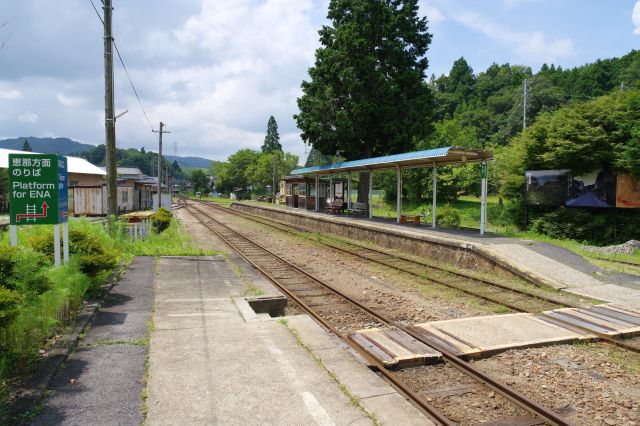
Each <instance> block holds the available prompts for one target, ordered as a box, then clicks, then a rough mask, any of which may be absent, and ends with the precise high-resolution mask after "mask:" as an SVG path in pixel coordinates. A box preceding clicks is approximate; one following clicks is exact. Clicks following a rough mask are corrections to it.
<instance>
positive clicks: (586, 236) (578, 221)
mask: <svg viewBox="0 0 640 426" xmlns="http://www.w3.org/2000/svg"><path fill="white" fill-rule="evenodd" d="M630 210H631V211H620V212H615V211H609V210H606V211H602V210H600V211H598V210H587V209H575V208H560V209H558V210H555V211H552V212H548V213H543V214H542V215H541V216H540V217H538V218H537V219H535V220H533V222H532V225H531V229H532V230H534V231H535V232H538V233H540V234H544V235H547V236H549V237H551V238H556V239H569V240H575V241H579V242H582V243H587V244H593V245H607V244H614V243H622V242H625V241H628V240H631V239H640V215H638V214H637V212H635V211H633V210H632V209H630Z"/></svg>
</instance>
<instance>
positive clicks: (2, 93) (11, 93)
mask: <svg viewBox="0 0 640 426" xmlns="http://www.w3.org/2000/svg"><path fill="white" fill-rule="evenodd" d="M21 97H22V93H20V91H19V90H15V89H10V90H0V99H4V100H9V101H10V100H13V99H20V98H21Z"/></svg>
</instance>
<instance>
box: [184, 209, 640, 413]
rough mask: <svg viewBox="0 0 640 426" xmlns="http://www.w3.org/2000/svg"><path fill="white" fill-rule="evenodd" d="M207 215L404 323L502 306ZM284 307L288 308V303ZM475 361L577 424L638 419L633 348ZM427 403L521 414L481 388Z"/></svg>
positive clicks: (445, 370) (557, 349)
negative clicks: (631, 349) (265, 245)
mask: <svg viewBox="0 0 640 426" xmlns="http://www.w3.org/2000/svg"><path fill="white" fill-rule="evenodd" d="M214 217H219V218H221V219H223V220H224V222H225V223H227V224H229V225H230V226H232V227H233V228H235V229H238V230H239V231H241V232H242V233H243V234H245V235H247V236H249V237H251V238H253V239H254V240H256V241H257V242H260V243H265V244H268V247H269V248H270V250H272V251H273V252H275V253H277V254H279V255H282V256H283V257H285V258H286V259H287V260H289V261H291V262H292V263H295V264H297V265H299V266H301V267H304V268H305V269H306V270H308V271H309V272H311V273H312V274H314V275H317V276H318V277H319V278H322V279H323V280H326V281H327V282H329V283H330V284H332V285H334V286H335V287H339V288H340V289H341V290H342V291H344V292H345V293H347V294H349V295H350V296H352V297H354V298H356V299H358V300H360V301H363V302H364V303H365V304H367V305H368V306H371V307H373V308H377V309H379V310H380V311H381V312H383V313H384V314H385V315H388V316H390V317H392V318H394V319H396V320H398V321H400V322H403V323H405V324H409V323H418V322H426V321H434V320H444V319H451V318H458V317H471V316H480V315H487V314H489V313H495V312H507V311H506V310H504V309H502V310H501V308H500V307H497V306H496V305H494V304H491V303H487V302H482V301H478V300H477V299H475V298H471V297H468V296H466V295H464V294H462V293H460V292H457V291H452V290H450V289H447V288H445V287H442V286H436V285H424V284H423V283H422V282H420V281H419V280H417V279H413V278H411V277H408V276H406V275H404V274H398V273H395V272H393V271H389V270H385V269H384V268H382V267H379V266H374V265H371V264H370V263H368V262H364V261H361V260H356V259H352V258H349V257H348V256H345V255H344V254H341V253H339V252H336V251H334V250H331V249H327V248H325V247H321V246H319V245H317V244H314V243H313V242H311V241H307V240H302V239H300V238H295V237H292V236H289V235H285V234H282V233H281V232H278V231H274V230H271V229H269V228H267V227H265V226H262V225H258V224H255V223H253V222H249V221H247V220H245V219H242V218H238V217H229V216H227V215H225V216H224V217H223V216H222V215H221V214H220V213H216V214H214ZM183 223H185V229H187V232H189V233H190V234H191V235H192V237H193V241H194V243H195V244H202V246H203V247H205V248H217V249H221V248H222V247H223V245H222V244H220V243H219V241H217V238H215V237H212V236H211V235H209V234H208V233H205V232H203V230H202V227H201V225H197V224H196V223H195V219H193V218H192V219H191V220H189V219H186V218H185V220H184V221H183ZM225 250H226V248H225ZM291 311H294V312H295V311H296V309H295V307H292V309H291ZM288 313H289V312H288ZM344 320H345V321H347V320H348V318H344ZM364 326H365V327H368V326H375V325H374V324H364ZM634 340H635V339H634ZM638 340H640V339H638ZM475 364H476V366H478V367H479V368H481V369H483V370H485V371H486V372H488V373H490V374H492V375H493V376H494V377H497V378H498V379H500V380H502V381H503V382H506V383H508V384H511V385H513V386H514V387H515V388H516V389H518V390H519V391H521V392H522V393H524V394H525V395H527V396H529V397H530V398H531V399H533V400H535V401H538V402H540V403H542V404H544V405H546V406H548V407H551V408H556V409H559V410H561V411H562V412H563V413H564V415H565V416H567V417H568V418H569V419H570V420H571V421H573V422H575V423H576V424H580V425H582V424H585V425H602V424H604V425H617V424H619V425H635V424H639V425H640V403H638V401H640V355H638V354H633V353H630V352H627V351H624V350H621V349H617V348H614V347H612V346H611V345H608V344H604V343H597V344H589V345H561V346H554V347H546V348H537V349H525V350H512V351H507V352H504V353H502V354H499V355H495V356H493V357H491V358H488V359H485V360H480V361H476V363H475ZM400 374H402V375H404V376H406V378H407V379H409V381H410V382H411V383H412V384H413V385H414V386H416V388H417V389H418V390H421V391H423V392H428V391H429V390H432V389H434V388H442V387H447V386H453V385H458V384H461V383H462V384H464V383H465V380H468V379H465V378H464V377H462V376H458V375H459V373H458V372H457V370H455V369H453V368H452V367H449V366H446V365H438V366H427V367H419V368H412V369H407V370H403V371H402V372H401V373H400ZM433 403H434V404H435V405H437V406H439V407H441V408H442V409H443V411H445V412H447V413H449V414H450V415H451V416H452V418H454V419H458V421H459V422H460V424H477V423H478V422H479V421H480V419H482V420H483V421H486V420H488V418H491V419H495V418H500V417H504V416H511V415H514V414H522V413H521V412H519V411H518V409H516V408H514V406H513V405H511V404H509V403H507V402H506V401H504V400H503V399H502V398H501V397H500V396H499V395H495V394H493V393H492V392H491V391H489V390H487V389H481V390H476V391H475V392H471V393H463V394H460V395H453V396H449V397H445V398H444V399H443V398H433ZM480 412H482V413H483V416H480V414H479V413H480ZM487 416H488V418H485V417H487Z"/></svg>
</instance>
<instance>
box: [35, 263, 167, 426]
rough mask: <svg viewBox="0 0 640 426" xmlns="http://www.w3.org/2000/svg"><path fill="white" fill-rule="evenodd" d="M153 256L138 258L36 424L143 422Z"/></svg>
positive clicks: (73, 357)
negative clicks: (142, 397)
mask: <svg viewBox="0 0 640 426" xmlns="http://www.w3.org/2000/svg"><path fill="white" fill-rule="evenodd" d="M153 279H154V258H152V257H138V258H136V259H135V260H134V261H133V263H132V264H131V265H130V267H129V269H128V270H127V272H126V273H125V274H124V276H123V277H122V279H121V280H120V281H119V282H118V284H117V285H116V286H115V287H114V288H113V289H112V291H111V293H110V294H109V295H108V296H107V298H106V300H105V302H104V303H103V304H102V306H101V308H100V310H99V311H98V312H97V314H96V317H95V319H94V321H93V322H92V325H91V327H90V329H89V330H88V332H87V333H86V336H85V338H84V339H83V340H82V341H81V342H80V344H79V346H78V349H77V350H76V351H75V352H74V353H72V354H71V355H70V356H69V358H68V359H67V361H66V362H65V364H64V365H63V367H62V369H61V371H60V372H59V373H58V375H57V376H56V377H55V378H54V380H53V383H52V385H51V387H50V393H49V396H48V397H47V398H45V399H44V401H43V409H42V411H41V412H40V414H39V415H38V416H37V417H36V418H35V420H34V421H33V425H38V426H40V425H43V426H44V425H101V426H102V425H114V426H115V425H139V424H140V422H141V421H142V419H143V414H142V399H141V396H142V391H143V387H144V370H145V360H146V357H147V349H148V346H147V325H146V323H147V319H148V318H149V314H150V312H151V306H152V299H153Z"/></svg>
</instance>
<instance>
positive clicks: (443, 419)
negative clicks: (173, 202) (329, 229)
mask: <svg viewBox="0 0 640 426" xmlns="http://www.w3.org/2000/svg"><path fill="white" fill-rule="evenodd" d="M190 208H191V207H189V206H187V211H189V212H190V213H191V214H193V215H194V217H196V215H195V214H194V213H193V212H191V211H190ZM196 210H197V209H196ZM199 214H201V215H203V216H206V217H208V218H209V219H211V220H214V221H215V219H212V218H211V217H209V216H208V215H207V214H206V213H204V212H202V211H200V212H199ZM196 218H197V217H196ZM200 222H201V223H202V224H203V225H204V226H206V227H207V228H208V229H209V230H211V231H212V232H214V233H215V234H216V235H217V236H218V237H219V238H220V239H221V240H222V241H224V242H225V243H226V244H227V245H228V246H229V247H231V248H232V249H233V250H234V251H236V253H238V254H239V255H240V256H241V257H242V258H243V259H244V260H245V261H246V262H248V263H249V264H250V265H251V266H253V267H254V268H255V269H256V270H257V271H258V272H260V274H261V275H263V276H264V277H265V278H266V279H267V280H268V281H269V282H271V283H272V284H274V285H275V286H276V287H277V288H279V289H280V290H281V291H282V292H283V293H285V294H286V295H287V296H288V297H290V298H291V299H292V300H293V301H295V303H297V304H298V305H299V306H300V307H301V308H302V309H304V310H305V311H306V312H307V313H308V314H309V315H311V316H312V317H313V318H314V319H315V320H316V321H318V322H319V323H320V324H322V326H324V327H325V328H326V329H327V330H329V331H331V332H332V333H333V334H335V335H336V336H339V337H340V338H342V340H344V341H345V342H346V343H347V344H348V345H349V346H350V347H351V348H353V349H354V350H356V351H357V352H358V354H360V355H361V356H362V357H363V358H364V359H365V360H366V361H367V362H368V363H369V364H371V365H373V366H375V368H376V370H377V371H378V372H380V374H382V375H383V376H384V377H385V378H386V379H387V380H389V382H391V383H392V384H393V385H394V386H396V387H397V388H398V389H400V391H401V392H403V393H404V394H405V395H407V396H408V397H409V398H410V399H411V400H412V401H413V402H414V403H416V404H417V405H418V406H419V407H420V408H422V409H423V410H424V411H425V412H427V413H428V414H429V415H430V416H432V417H433V418H434V419H435V420H437V421H438V422H440V423H441V424H443V425H445V426H455V424H456V423H455V422H452V421H451V420H450V419H449V418H448V417H447V416H445V415H444V414H443V413H442V412H441V411H440V410H438V409H437V408H436V407H434V406H433V405H431V404H429V402H427V401H426V399H424V398H423V397H422V396H420V395H418V394H417V393H416V392H414V391H412V390H411V389H410V388H409V387H408V386H407V385H406V384H405V383H404V382H402V381H401V380H400V379H399V378H398V377H397V376H396V374H394V373H393V372H391V371H389V370H387V369H386V368H385V367H384V365H382V363H381V362H380V361H378V360H377V359H376V358H374V357H373V356H372V355H371V354H369V353H368V352H366V351H364V350H363V349H362V348H361V347H360V346H359V345H357V344H356V343H355V342H353V341H352V340H351V339H349V338H348V337H347V336H343V335H342V334H341V333H340V332H339V331H338V330H337V329H336V328H335V327H333V326H332V325H331V324H329V323H328V322H327V321H326V320H325V319H324V318H323V317H322V315H320V314H319V313H318V312H317V311H316V310H315V309H313V308H311V307H310V306H309V305H307V304H306V303H305V302H304V301H303V300H302V299H300V298H299V297H298V296H297V295H296V294H294V293H293V292H292V291H291V290H289V289H288V288H287V287H286V286H285V285H282V284H281V283H280V282H279V281H278V280H277V279H276V278H274V277H273V276H272V275H271V274H270V273H269V272H267V271H266V270H264V269H263V268H262V267H261V266H260V265H258V264H256V263H255V262H254V261H253V260H251V259H250V258H249V257H247V256H246V255H245V254H244V253H243V252H242V250H241V249H240V248H239V247H237V246H236V245H235V244H233V242H231V241H230V240H229V239H228V238H226V237H225V236H223V235H222V234H221V233H220V232H218V231H217V230H216V229H214V228H213V227H212V226H211V225H209V224H208V223H206V222H204V221H202V220H201V221H200ZM216 222H217V223H218V224H220V225H222V226H225V227H226V225H224V224H222V223H220V222H218V221H216ZM226 228H227V229H229V230H231V231H233V230H232V229H231V228H228V227H226ZM234 232H236V231H234ZM236 234H237V235H239V236H241V237H242V238H244V239H245V240H247V241H249V242H251V243H253V244H254V245H255V246H257V247H259V248H261V249H263V250H265V251H267V252H268V253H270V254H271V255H273V256H275V257H277V258H279V256H277V255H275V254H273V253H271V252H270V251H269V250H267V249H265V248H264V247H262V246H260V245H258V244H257V243H255V242H254V241H252V240H251V239H249V238H246V237H245V236H244V235H242V234H240V233H238V232H236ZM281 260H283V261H284V262H285V263H287V264H289V262H287V261H285V260H284V259H281ZM291 266H294V267H295V265H291ZM295 269H296V270H298V271H299V272H302V273H303V274H304V275H307V276H309V277H310V278H311V279H312V280H313V281H317V282H319V283H320V281H318V280H317V279H315V278H314V277H312V276H310V275H308V274H307V273H306V272H304V271H302V270H300V269H299V268H297V267H295ZM321 284H323V285H324V283H321ZM324 286H325V287H326V288H328V289H329V290H331V291H333V292H335V290H334V289H333V288H332V287H330V286H327V285H324ZM372 315H373V314H372Z"/></svg>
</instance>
